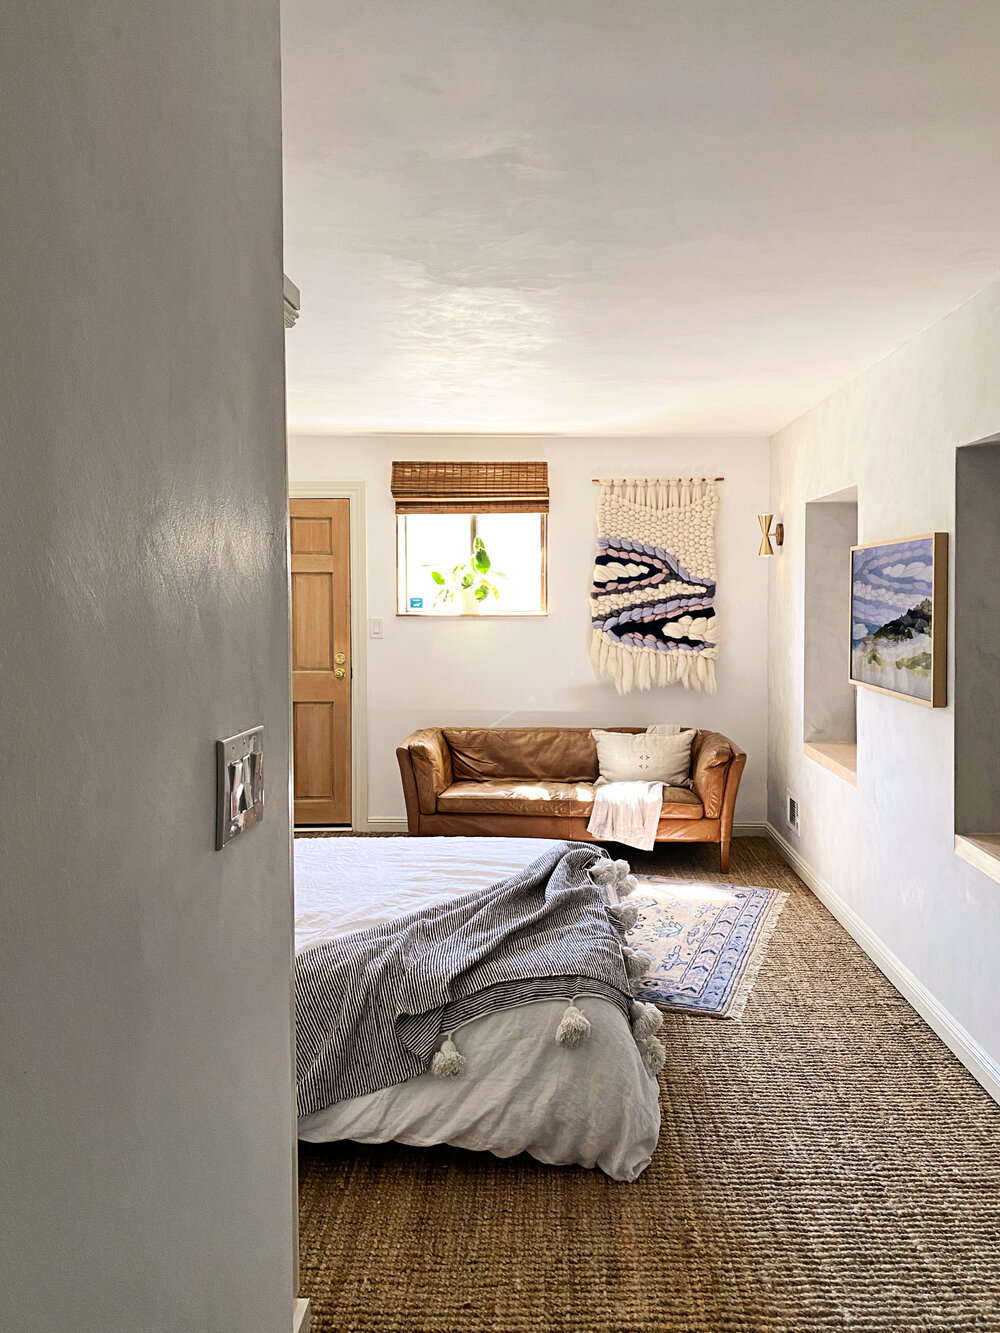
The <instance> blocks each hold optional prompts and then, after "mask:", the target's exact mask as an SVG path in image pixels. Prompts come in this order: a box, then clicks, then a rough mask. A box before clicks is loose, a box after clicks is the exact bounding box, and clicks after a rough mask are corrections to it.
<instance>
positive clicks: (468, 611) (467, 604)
mask: <svg viewBox="0 0 1000 1333" xmlns="http://www.w3.org/2000/svg"><path fill="white" fill-rule="evenodd" d="M459 596H460V597H461V599H462V615H463V616H478V615H479V603H478V602H477V601H476V594H475V591H474V590H473V589H472V588H462V589H461V591H460V594H459Z"/></svg>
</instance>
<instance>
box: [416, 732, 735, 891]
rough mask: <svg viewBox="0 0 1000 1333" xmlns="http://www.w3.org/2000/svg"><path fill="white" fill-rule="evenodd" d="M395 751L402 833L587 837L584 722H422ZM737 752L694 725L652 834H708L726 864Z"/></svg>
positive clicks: (690, 838) (593, 757)
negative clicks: (678, 783) (678, 780)
mask: <svg viewBox="0 0 1000 1333" xmlns="http://www.w3.org/2000/svg"><path fill="white" fill-rule="evenodd" d="M607 730H611V731H628V732H638V731H643V730H644V728H643V727H611V728H607ZM396 758H397V759H398V760H399V771H400V774H401V776H402V779H403V795H404V797H405V799H406V822H407V827H408V828H409V831H410V833H411V835H414V836H418V837H420V836H423V837H428V836H433V835H435V834H436V835H442V834H443V835H445V836H462V835H464V836H467V837H470V836H471V837H481V836H487V837H489V836H498V837H519V838H570V839H573V840H575V841H579V842H593V841H595V839H594V838H593V837H592V836H591V834H589V833H588V832H587V821H588V820H589V818H590V812H591V808H592V806H593V801H594V783H595V781H596V780H597V777H598V766H597V745H596V743H595V741H594V738H593V736H592V735H591V732H590V729H589V728H587V727H427V728H425V729H424V730H421V731H415V732H413V734H412V735H410V736H407V738H406V740H405V741H403V743H402V745H400V746H399V747H398V749H397V750H396ZM746 758H747V757H746V753H745V752H744V751H743V750H741V749H740V747H739V746H738V745H735V744H734V743H733V742H732V741H731V740H728V739H727V738H726V737H725V736H722V735H720V734H719V733H718V732H716V731H698V732H696V733H695V738H694V743H693V745H692V747H691V775H690V781H691V786H690V787H664V789H663V810H662V812H661V815H660V822H659V825H658V827H657V831H656V840H657V842H717V843H718V844H719V853H720V858H721V862H722V870H723V871H724V872H725V871H728V869H729V843H730V840H731V838H732V835H733V809H734V807H735V805H736V793H737V791H738V789H739V785H740V776H741V774H742V772H743V767H744V765H745V763H746Z"/></svg>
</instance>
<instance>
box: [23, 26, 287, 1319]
mask: <svg viewBox="0 0 1000 1333" xmlns="http://www.w3.org/2000/svg"><path fill="white" fill-rule="evenodd" d="M0 88H2V90H3V93H2V100H3V106H4V112H3V121H4V133H3V136H2V147H0V152H2V154H3V164H2V169H0V179H2V181H3V186H2V189H0V235H2V236H3V244H2V246H0V296H2V309H3V311H4V324H5V329H4V335H3V355H2V357H0V459H2V466H0V477H2V482H0V682H2V686H0V688H2V713H0V736H2V751H3V757H2V762H0V808H2V812H3V817H2V821H0V847H2V853H0V896H2V921H3V928H2V930H0V1015H2V1019H0V1071H2V1073H0V1079H2V1095H0V1328H3V1329H10V1330H14V1329H17V1330H19V1331H22V1333H62V1331H64V1330H65V1331H66V1333H69V1331H70V1330H72V1333H126V1331H127V1333H135V1331H136V1330H142V1333H276V1331H277V1330H281V1329H288V1328H290V1326H291V1318H292V1303H293V1289H292V1217H293V1213H292V1204H293V1179H292V1135H293V1123H292V1100H291V1042H290V1020H289V1008H290V1005H289V977H290V951H291V928H290V927H291V893H290V874H289V827H288V775H287V761H286V755H287V735H288V727H287V722H288V641H287V596H286V559H285V530H286V520H285V453H284V441H283V433H284V426H283V345H282V344H283V329H282V318H281V305H282V296H281V177H280V166H281V163H280V98H279V41H278V5H277V2H276V0H213V3H212V4H210V5H206V4H204V3H201V0H172V3H170V4H167V5H164V4H159V3H152V0H103V2H102V3H101V4H72V3H71V4H66V3H65V2H64V0H32V3H31V4H29V5H18V6H12V7H8V10H7V12H6V13H5V22H4V36H3V42H2V43H0ZM259 722H263V724H264V730H265V748H266V753H267V780H268V804H267V812H266V816H265V819H264V822H263V823H262V824H261V825H260V826H259V827H258V828H256V829H254V830H253V831H252V832H251V833H250V834H249V835H248V836H247V837H246V838H245V839H242V840H240V841H239V842H236V843H234V844H233V845H232V846H231V847H229V848H228V849H226V851H224V852H216V851H215V849H214V832H215V827H214V826H215V797H214V784H215V755H214V748H213V747H214V740H215V738H216V737H218V736H228V735H230V734H232V733H233V732H235V731H238V730H241V729H242V728H244V727H247V726H251V725H253V724H255V723H259Z"/></svg>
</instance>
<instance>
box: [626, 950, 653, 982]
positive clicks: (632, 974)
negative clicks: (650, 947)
mask: <svg viewBox="0 0 1000 1333" xmlns="http://www.w3.org/2000/svg"><path fill="white" fill-rule="evenodd" d="M622 957H623V958H624V959H625V974H626V976H627V977H628V978H629V980H630V981H638V980H639V978H640V977H644V976H645V975H646V973H647V972H648V971H649V969H650V968H651V967H652V966H653V955H652V954H649V953H646V952H645V950H643V949H630V948H629V947H628V945H626V946H625V947H624V949H622Z"/></svg>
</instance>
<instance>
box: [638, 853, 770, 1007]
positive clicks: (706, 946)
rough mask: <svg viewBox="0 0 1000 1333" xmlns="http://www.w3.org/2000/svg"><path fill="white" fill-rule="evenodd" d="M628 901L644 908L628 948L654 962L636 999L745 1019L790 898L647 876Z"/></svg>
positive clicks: (761, 889) (754, 887)
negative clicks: (744, 1015) (750, 997)
mask: <svg viewBox="0 0 1000 1333" xmlns="http://www.w3.org/2000/svg"><path fill="white" fill-rule="evenodd" d="M629 901H630V902H632V903H634V904H635V905H636V907H638V909H639V919H638V921H637V922H636V924H635V927H634V928H633V929H632V930H631V931H630V932H629V944H630V945H631V946H632V948H633V949H644V950H645V951H646V953H649V954H652V956H653V965H652V967H650V969H649V971H648V972H647V973H646V975H645V976H644V977H642V978H640V980H639V981H637V982H636V983H635V996H636V999H637V1000H646V1001H649V1002H651V1003H652V1004H655V1005H658V1006H659V1008H661V1009H665V1010H669V1009H679V1010H683V1011H684V1012H686V1013H692V1014H707V1015H708V1016H709V1017H711V1018H732V1019H740V1018H742V1016H743V1010H744V1008H745V1007H746V1002H747V998H748V997H749V995H750V992H751V990H753V985H754V982H755V981H756V980H757V974H758V973H759V971H760V967H761V964H762V963H763V961H764V956H765V954H766V953H767V946H768V943H769V941H770V939H771V935H772V934H773V932H774V928H775V926H776V925H777V924H778V917H779V916H780V915H781V909H782V908H783V907H784V905H785V903H786V902H787V901H788V894H787V893H782V892H780V891H779V890H778V889H768V888H764V887H762V886H760V885H748V886H745V887H742V888H738V887H735V886H734V885H732V884H705V883H704V882H701V881H699V880H696V879H674V878H670V879H667V878H664V877H662V876H657V875H640V876H639V887H638V889H636V890H634V892H633V893H632V895H631V898H630V899H629Z"/></svg>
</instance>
